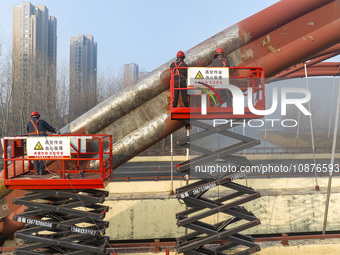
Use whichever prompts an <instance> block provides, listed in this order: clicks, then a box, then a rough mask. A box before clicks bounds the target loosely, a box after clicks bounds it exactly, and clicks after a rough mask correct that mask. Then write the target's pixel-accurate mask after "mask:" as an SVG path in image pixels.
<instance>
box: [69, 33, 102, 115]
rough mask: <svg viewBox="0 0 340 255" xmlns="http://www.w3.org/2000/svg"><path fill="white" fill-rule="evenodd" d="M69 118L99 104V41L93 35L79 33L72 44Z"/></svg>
mask: <svg viewBox="0 0 340 255" xmlns="http://www.w3.org/2000/svg"><path fill="white" fill-rule="evenodd" d="M69 102H70V103H69V120H70V121H72V120H74V119H75V118H77V117H78V116H80V115H81V114H83V113H84V112H86V111H88V110H90V109H91V108H92V107H94V106H95V105H96V104H97V42H95V41H94V38H93V36H92V35H78V36H77V37H72V38H71V44H70V101H69Z"/></svg>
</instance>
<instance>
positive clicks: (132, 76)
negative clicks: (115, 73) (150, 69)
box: [123, 63, 139, 87]
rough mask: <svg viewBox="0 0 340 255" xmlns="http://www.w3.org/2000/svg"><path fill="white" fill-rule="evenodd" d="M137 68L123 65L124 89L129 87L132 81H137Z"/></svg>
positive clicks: (134, 65)
mask: <svg viewBox="0 0 340 255" xmlns="http://www.w3.org/2000/svg"><path fill="white" fill-rule="evenodd" d="M138 69H139V67H138V65H137V64H134V63H131V64H124V74H123V75H124V77H123V78H124V87H127V86H129V85H130V84H131V83H133V82H134V81H136V80H138V73H139V71H138Z"/></svg>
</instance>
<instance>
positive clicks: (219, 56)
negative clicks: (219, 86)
mask: <svg viewBox="0 0 340 255" xmlns="http://www.w3.org/2000/svg"><path fill="white" fill-rule="evenodd" d="M211 66H212V67H230V61H229V59H228V58H227V57H225V56H224V50H223V49H222V48H218V49H217V50H216V53H215V59H214V60H213V62H212V63H211ZM219 95H220V97H221V100H222V102H227V107H231V106H232V94H231V92H230V90H229V89H227V90H225V89H224V90H222V91H220V93H219Z"/></svg>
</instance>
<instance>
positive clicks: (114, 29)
mask: <svg viewBox="0 0 340 255" xmlns="http://www.w3.org/2000/svg"><path fill="white" fill-rule="evenodd" d="M276 2H278V1H277V0H260V1H254V0H238V1H230V0H229V1H228V0H213V1H206V0H171V1H168V0H164V1H159V0H144V1H140V0H98V1H93V0H92V1H88V0H68V1H65V0H45V1H42V0H36V1H31V3H32V4H33V5H45V6H46V7H47V8H48V9H49V14H50V15H51V16H55V17H56V18H57V26H58V29H57V31H58V34H57V35H58V64H62V63H68V62H69V50H70V47H69V44H70V38H71V37H75V36H77V34H88V35H93V36H94V38H95V40H96V41H97V43H98V70H99V72H100V71H104V70H105V69H106V68H108V67H110V68H114V70H115V71H120V70H122V67H123V65H124V64H127V63H137V64H139V67H140V70H141V71H152V70H154V69H155V68H157V67H158V66H160V65H162V64H163V63H165V62H166V61H168V60H170V59H172V58H173V57H174V56H175V54H176V52H177V51H178V50H183V51H186V50H188V49H190V48H192V47H193V46H195V45H197V44H199V43H200V42H202V41H204V40H206V39H208V38H209V37H211V36H213V35H215V34H217V33H218V32H220V31H222V30H224V29H226V28H227V27H229V26H231V25H233V24H235V23H237V22H239V21H241V20H243V19H245V18H247V17H249V16H251V15H252V14H255V13H257V12H259V11H261V10H262V9H264V8H266V7H268V6H270V5H272V4H274V3H276ZM21 3H22V1H16V0H13V1H9V0H0V33H1V36H2V38H3V39H5V40H6V41H7V42H10V41H11V34H12V32H11V31H12V6H13V5H18V4H21Z"/></svg>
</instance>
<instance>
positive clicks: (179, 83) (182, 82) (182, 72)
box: [170, 51, 188, 107]
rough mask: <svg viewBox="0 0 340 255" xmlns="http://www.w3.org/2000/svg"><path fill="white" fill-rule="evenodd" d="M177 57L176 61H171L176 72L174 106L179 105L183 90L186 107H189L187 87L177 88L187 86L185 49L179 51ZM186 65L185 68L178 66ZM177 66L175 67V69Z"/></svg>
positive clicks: (172, 68) (171, 66)
mask: <svg viewBox="0 0 340 255" xmlns="http://www.w3.org/2000/svg"><path fill="white" fill-rule="evenodd" d="M176 56H177V59H176V61H175V62H173V63H171V65H170V69H171V70H173V72H174V89H175V90H174V101H173V104H172V106H173V107H177V102H178V96H179V92H181V97H182V102H183V104H184V106H185V107H188V98H187V90H186V89H181V90H179V89H176V88H186V87H187V76H188V72H187V68H186V67H188V66H187V64H186V63H185V62H184V59H185V54H184V52H183V51H179V52H177V55H176ZM177 67H185V68H177ZM174 68H175V69H174Z"/></svg>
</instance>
